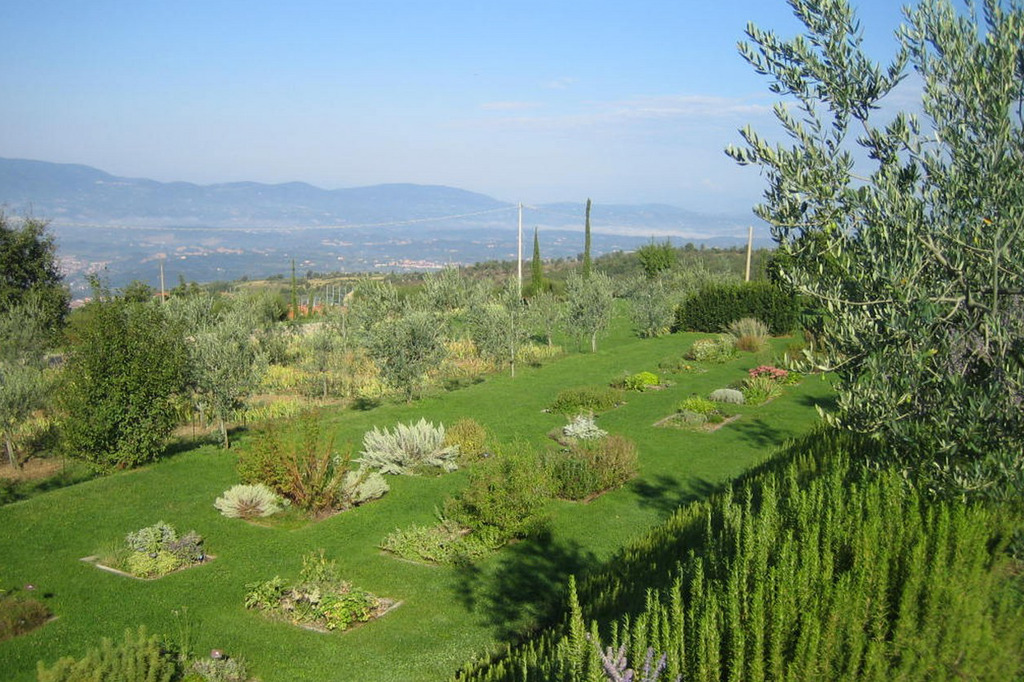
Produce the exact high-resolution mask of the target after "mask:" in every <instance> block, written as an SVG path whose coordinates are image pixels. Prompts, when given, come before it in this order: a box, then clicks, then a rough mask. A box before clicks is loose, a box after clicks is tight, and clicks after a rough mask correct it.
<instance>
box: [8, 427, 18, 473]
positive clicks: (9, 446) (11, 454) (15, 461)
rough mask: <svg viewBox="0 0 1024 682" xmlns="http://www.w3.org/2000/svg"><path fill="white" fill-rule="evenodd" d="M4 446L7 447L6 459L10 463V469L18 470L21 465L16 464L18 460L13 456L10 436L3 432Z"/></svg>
mask: <svg viewBox="0 0 1024 682" xmlns="http://www.w3.org/2000/svg"><path fill="white" fill-rule="evenodd" d="M4 445H6V446H7V459H8V460H10V462H11V468H12V469H20V468H21V464H20V463H19V462H18V458H17V457H15V456H14V444H13V443H12V442H11V434H9V433H7V432H6V431H5V432H4Z"/></svg>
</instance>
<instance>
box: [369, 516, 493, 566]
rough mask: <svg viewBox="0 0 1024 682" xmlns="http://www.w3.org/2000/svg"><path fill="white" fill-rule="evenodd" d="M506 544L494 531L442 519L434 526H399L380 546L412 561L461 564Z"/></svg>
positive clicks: (449, 564)
mask: <svg viewBox="0 0 1024 682" xmlns="http://www.w3.org/2000/svg"><path fill="white" fill-rule="evenodd" d="M503 544H505V543H504V541H500V540H497V539H496V537H495V536H494V535H493V534H492V535H487V534H485V533H473V532H472V531H471V529H469V528H467V527H465V526H463V525H461V524H459V523H456V522H454V521H452V520H450V519H442V520H441V522H440V523H438V524H436V525H433V526H410V527H408V528H401V529H396V530H395V531H394V532H393V533H391V534H390V535H388V536H387V537H386V538H384V541H383V542H382V543H381V545H380V547H381V549H383V550H384V551H385V552H390V553H391V554H394V555H395V556H399V557H402V558H403V559H409V560H410V561H426V562H430V563H434V564H441V565H445V566H459V565H465V564H468V563H472V562H473V561H475V560H476V559H479V558H480V557H483V556H486V555H487V554H490V553H491V552H493V551H494V550H496V549H498V548H499V547H501V546H502V545H503Z"/></svg>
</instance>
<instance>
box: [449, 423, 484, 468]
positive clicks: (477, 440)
mask: <svg viewBox="0 0 1024 682" xmlns="http://www.w3.org/2000/svg"><path fill="white" fill-rule="evenodd" d="M444 444H445V446H448V447H450V446H456V447H458V449H459V462H460V463H463V464H468V463H469V462H473V461H475V460H477V459H479V458H480V455H482V454H484V452H485V451H486V450H487V429H485V428H484V427H483V426H481V425H480V423H479V422H477V421H476V420H475V419H469V418H468V417H467V418H463V419H460V420H459V421H457V422H455V423H454V424H452V425H451V426H449V427H448V428H447V429H446V430H445V432H444Z"/></svg>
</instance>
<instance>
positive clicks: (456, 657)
mask: <svg viewBox="0 0 1024 682" xmlns="http://www.w3.org/2000/svg"><path fill="white" fill-rule="evenodd" d="M694 338H697V335H673V336H670V337H666V338H660V339H653V340H644V341H640V340H636V339H633V338H630V337H629V335H628V333H627V331H626V330H625V329H624V328H622V327H618V328H616V329H615V330H614V331H613V333H612V335H611V337H610V338H608V339H607V340H605V341H604V342H603V344H602V347H601V350H599V352H598V353H596V354H593V355H591V354H583V355H580V354H570V355H569V356H567V357H565V358H563V359H561V360H559V361H557V362H554V363H551V364H549V365H547V366H544V367H540V368H524V369H521V370H520V371H519V372H518V376H517V377H516V378H515V379H514V380H512V379H510V378H509V377H507V376H502V377H491V378H488V379H487V381H485V382H483V383H481V384H477V385H474V386H471V387H468V388H464V389H461V390H458V391H455V392H452V393H447V394H444V395H439V396H432V397H427V398H424V399H423V400H421V401H418V402H416V403H413V404H411V405H404V404H402V405H384V406H381V407H378V408H376V409H373V410H368V411H363V412H360V411H351V410H350V411H344V412H335V413H330V414H328V415H326V419H327V421H328V423H329V424H330V428H331V429H333V431H334V432H335V433H336V435H337V438H336V445H337V446H338V447H339V448H343V447H345V444H347V443H351V444H352V446H353V449H354V450H355V451H357V450H358V447H359V443H360V441H361V437H362V434H363V432H364V431H366V430H368V429H369V428H370V427H372V426H374V425H378V426H393V425H394V424H395V423H396V422H398V421H407V420H410V419H413V418H416V419H418V418H419V417H421V416H423V417H426V418H427V419H428V420H433V421H435V422H436V421H442V422H444V423H446V424H450V423H453V422H454V421H455V420H457V419H458V418H460V417H473V418H474V419H476V420H477V421H479V422H480V423H482V424H484V425H485V426H486V427H487V428H488V429H490V430H491V431H492V432H493V434H494V435H495V436H496V437H497V438H498V439H499V440H500V441H503V442H504V441H509V440H511V439H514V438H520V439H526V440H528V441H530V442H533V443H536V444H537V445H545V444H546V443H547V441H546V438H545V434H546V433H547V432H548V431H549V430H551V429H552V428H554V427H556V426H559V425H561V424H564V423H565V422H564V419H563V418H562V417H561V416H559V415H554V414H546V413H544V412H543V411H542V410H543V408H544V407H545V406H546V405H547V404H549V403H550V402H551V400H552V399H553V398H554V396H555V394H556V393H557V392H558V391H559V390H560V389H562V388H566V387H572V386H580V385H596V384H606V383H607V382H609V381H611V380H612V379H614V378H616V377H618V376H620V375H621V374H622V373H623V372H624V371H625V372H630V373H633V372H638V371H641V370H652V371H656V372H657V371H659V370H658V369H657V364H658V362H659V360H662V359H666V358H673V357H679V356H681V354H682V352H683V351H684V350H685V349H686V348H687V347H688V346H689V344H690V342H691V341H692V340H693V339H694ZM785 343H786V342H785V340H777V341H776V342H775V345H776V348H777V349H781V348H782V347H784V345H785ZM768 359H769V357H768V356H762V357H757V358H755V357H754V356H752V355H750V354H742V355H741V356H740V357H739V358H738V359H736V360H734V361H732V362H729V363H726V364H724V365H713V366H710V367H709V371H708V372H707V373H705V374H681V375H670V376H668V377H667V378H668V379H669V380H671V381H672V382H673V385H672V386H671V387H669V388H668V389H665V390H661V391H648V392H646V393H643V394H640V393H630V394H627V400H628V402H627V404H625V405H623V406H621V407H619V408H617V409H615V410H613V411H611V412H608V413H606V414H604V415H602V416H600V417H599V419H598V424H599V425H600V426H601V427H602V428H604V429H606V430H608V431H610V432H612V433H621V434H624V435H626V436H628V437H630V438H632V439H634V440H635V441H636V443H637V445H638V448H639V452H640V463H641V472H640V477H639V478H638V479H637V480H635V481H634V482H633V483H631V484H629V485H627V486H626V487H625V488H623V489H620V490H618V491H615V492H612V493H609V494H606V495H604V496H602V497H600V498H598V499H597V500H595V501H593V502H592V503H590V504H586V505H584V504H579V503H568V502H554V503H552V505H551V519H552V522H551V530H550V533H547V534H545V535H543V536H542V537H539V538H537V539H535V540H530V541H524V542H520V543H517V544H515V545H512V546H510V547H507V548H506V549H504V550H502V551H501V552H499V553H498V554H496V555H495V556H493V557H491V558H489V559H488V560H486V561H483V562H481V563H479V564H478V565H476V566H474V567H472V568H470V569H458V568H439V567H432V566H423V565H418V564H414V563H411V562H406V561H400V560H397V559H394V558H392V557H390V556H387V555H384V554H383V553H381V552H380V550H379V549H377V544H378V543H379V542H380V541H381V540H382V539H383V538H384V536H385V535H387V534H388V533H389V532H390V531H392V530H394V529H395V528H396V527H403V526H408V525H410V524H412V523H420V524H427V523H431V522H432V521H433V520H434V514H435V508H437V507H439V506H440V504H441V501H442V500H443V499H444V497H445V496H446V495H448V494H450V493H451V492H453V491H454V490H457V489H458V488H459V487H460V486H461V485H463V483H464V480H465V473H464V472H457V473H455V474H449V475H446V476H444V477H437V478H396V477H389V478H390V483H391V492H390V493H389V494H388V495H386V496H385V497H384V498H383V499H382V500H379V501H377V502H373V503H371V504H369V505H367V506H365V507H360V508H357V509H355V510H353V511H349V512H346V513H344V514H340V515H338V516H335V517H333V518H330V519H327V520H325V521H322V522H320V523H317V524H312V525H308V526H305V527H302V528H299V529H296V530H285V529H273V528H263V527H257V526H254V525H250V524H247V523H244V522H241V521H237V520H231V519H227V518H224V517H222V516H221V515H220V514H219V513H218V512H217V511H216V510H215V509H214V507H213V500H214V499H215V498H216V497H217V496H218V495H219V494H220V493H222V492H223V491H224V490H225V489H226V488H228V487H229V486H231V485H232V484H234V483H236V482H237V477H236V475H235V472H234V463H235V457H234V455H233V454H231V453H229V452H223V451H220V450H218V449H216V448H214V447H211V446H202V447H198V448H195V449H192V450H188V451H186V452H183V453H181V454H178V455H176V456H174V457H172V458H169V459H168V460H166V461H163V462H160V463H158V464H155V465H152V466H149V467H146V468H144V469H142V470H138V471H132V472H127V473H122V474H117V475H113V476H109V477H106V478H102V479H96V480H93V481H89V482H86V483H82V484H79V485H76V486H73V487H70V488H65V489H61V490H55V491H52V492H49V493H46V494H43V495H40V496H38V497H34V498H32V499H28V500H24V501H21V502H17V503H14V504H10V505H7V506H5V507H0V583H2V584H5V585H11V584H13V585H21V584H24V583H33V584H35V585H37V586H38V589H39V592H42V593H48V594H52V596H51V597H49V599H48V602H49V603H50V605H51V608H52V609H53V610H54V611H55V612H56V614H57V615H58V619H57V620H55V621H54V622H51V623H49V624H48V625H46V626H45V627H43V628H41V629H39V630H37V631H35V632H33V633H31V634H29V635H25V636H22V637H19V638H16V639H14V640H10V641H7V642H3V643H0V671H2V677H3V679H5V680H7V679H9V680H31V679H34V675H35V666H36V661H37V660H39V659H43V660H45V661H47V662H48V663H49V662H52V661H53V660H55V659H56V658H57V657H58V656H60V655H80V654H81V653H82V652H83V651H84V650H85V649H86V648H88V647H90V646H93V645H95V644H96V643H98V641H99V638H100V637H102V636H107V637H120V635H121V634H122V633H123V631H124V630H125V628H128V627H134V626H136V625H138V624H146V625H147V627H148V628H149V629H150V631H152V632H157V633H161V634H164V635H167V636H169V637H173V636H174V635H175V633H176V632H177V625H176V618H175V616H174V612H175V611H176V610H180V609H181V608H182V607H187V608H188V612H189V614H190V615H191V617H192V618H193V619H194V620H195V621H196V622H197V625H198V646H197V649H198V651H207V650H209V649H211V648H220V649H223V650H225V651H227V652H228V653H229V654H232V655H235V656H240V657H243V658H245V659H246V660H247V661H248V662H249V663H250V666H251V668H252V671H253V672H254V673H255V674H256V675H258V676H259V677H260V678H261V679H262V680H264V682H275V681H278V680H281V681H285V680H288V681H290V680H324V679H364V680H402V681H411V680H439V679H445V678H447V677H450V675H451V674H452V673H453V671H454V670H455V669H456V668H457V667H458V666H459V665H460V664H461V663H463V662H464V661H465V660H467V659H468V658H470V657H472V656H473V655H475V654H479V653H482V652H483V651H485V650H486V649H487V648H488V647H490V646H494V645H495V644H498V643H500V642H502V641H503V640H504V639H505V638H508V637H509V636H510V635H511V631H512V630H514V629H515V627H517V626H518V625H521V624H523V623H526V622H530V621H531V620H532V619H534V618H535V617H542V616H543V615H544V614H545V613H546V612H547V611H546V608H547V606H548V605H550V604H552V603H555V604H557V603H558V600H559V599H560V591H561V589H562V588H563V586H564V584H565V581H566V579H567V576H568V575H569V574H570V573H581V572H583V571H585V570H587V568H588V567H590V566H594V565H595V564H596V563H597V562H601V561H603V560H606V559H607V558H608V557H609V556H611V554H612V553H613V552H614V551H615V550H616V549H617V548H619V547H620V546H621V545H622V544H623V543H624V542H625V541H626V540H627V539H628V538H630V537H632V536H634V535H635V534H637V533H638V532H640V531H642V530H644V529H646V528H648V527H650V526H651V525H653V524H655V523H657V522H658V521H659V520H660V519H663V518H664V517H665V516H667V515H668V513H669V512H670V511H671V510H672V509H674V508H675V507H676V506H677V505H679V504H680V503H684V502H686V501H687V500H691V499H694V498H697V497H702V496H704V495H705V494H707V492H708V491H709V490H711V489H713V488H714V487H715V486H716V485H718V484H720V483H721V482H723V481H725V480H727V479H729V478H730V477H733V476H735V475H737V474H738V473H740V472H741V471H743V470H744V469H745V468H747V467H749V466H750V465H751V464H753V463H755V462H757V461H759V460H761V459H762V458H763V457H765V456H766V455H767V454H768V451H769V450H770V449H771V448H772V447H773V446H774V445H776V444H778V443H780V442H781V441H783V440H784V439H785V438H787V437H790V436H793V435H796V434H798V433H802V432H804V431H806V430H807V429H808V428H809V427H810V425H811V424H812V423H814V422H815V421H816V419H817V417H816V414H815V410H814V405H815V404H816V403H817V404H827V403H828V402H829V400H830V395H831V393H830V390H829V388H828V386H827V384H826V383H825V382H823V381H822V380H821V379H820V378H817V377H811V378H807V379H805V380H804V381H803V383H802V384H800V385H798V386H791V387H787V388H786V392H785V395H784V396H783V397H781V398H778V399H776V400H774V401H772V402H770V403H768V404H767V405H765V406H762V407H759V408H751V407H739V408H737V411H738V412H740V414H741V417H740V418H739V419H738V420H737V421H735V422H733V423H730V424H728V425H726V426H724V427H723V428H721V429H720V430H718V431H716V432H713V433H700V432H692V431H683V430H678V429H672V428H653V427H652V425H653V424H654V423H655V422H656V421H658V420H659V419H661V418H662V417H665V416H667V415H668V414H670V413H671V412H672V410H673V407H674V405H675V404H677V403H678V402H679V401H680V400H681V399H682V398H685V397H686V396H688V395H690V394H691V393H698V394H701V395H706V394H707V393H708V392H710V391H711V390H713V389H715V388H720V387H722V386H725V385H726V384H727V383H729V382H731V381H734V380H736V379H739V378H741V377H742V376H743V375H744V374H745V370H746V369H747V368H749V367H753V366H754V365H756V364H760V363H761V362H762V361H765V360H768ZM245 437H246V436H244V435H243V436H242V440H243V441H244V439H245ZM159 520H164V521H167V522H168V523H171V524H172V525H174V526H175V527H177V528H178V530H179V531H187V530H189V529H193V528H194V529H195V530H197V531H198V532H199V533H201V534H202V535H203V536H204V537H205V538H206V540H207V548H208V551H209V552H210V553H212V554H213V555H215V556H216V559H215V560H214V561H212V562H211V563H209V564H206V565H203V566H199V567H197V568H193V569H190V570H187V571H184V572H181V573H177V574H173V575H170V576H167V577H165V578H162V579H160V580H157V581H149V582H147V581H138V580H133V579H129V578H124V577H121V576H117V575H113V574H110V573H106V572H103V571H100V570H97V569H96V568H95V567H93V566H90V565H88V564H86V563H84V562H81V561H79V559H80V558H81V557H84V556H87V555H91V554H94V553H96V552H97V551H98V550H101V549H102V548H103V547H104V546H106V545H108V544H110V543H113V542H118V541H119V540H121V539H122V538H123V537H124V535H125V534H126V533H127V532H129V531H132V530H136V529H138V528H140V527H142V526H146V525H150V524H152V523H154V522H156V521H159ZM319 548H323V549H324V550H326V553H327V556H328V557H330V558H333V559H335V560H337V562H338V564H339V566H340V567H341V568H342V571H343V574H344V575H345V577H346V578H347V579H349V580H351V581H352V582H353V583H355V584H356V585H358V586H359V587H362V588H365V589H367V590H369V591H371V592H373V593H375V594H378V595H381V596H386V597H390V598H392V599H397V600H400V601H401V606H399V607H398V608H397V609H395V610H393V611H392V612H390V613H389V614H388V615H386V616H385V617H384V618H382V619H380V620H378V621H375V622H372V623H369V624H366V625H363V626H361V627H358V628H356V629H354V630H352V631H349V632H346V633H332V634H321V633H316V632H310V631H306V630H301V629H299V628H296V627H292V626H289V625H287V624H282V623H274V622H269V621H266V620H264V619H263V618H261V617H260V616H259V615H258V614H257V613H255V612H249V611H246V610H245V609H244V607H243V605H242V598H243V594H244V591H245V587H244V586H245V584H246V583H248V582H251V581H255V580H260V579H265V578H270V577H273V576H274V575H275V574H279V575H282V576H283V577H286V578H294V577H296V576H297V574H298V571H299V568H300V566H301V556H302V555H303V554H304V553H306V552H308V551H310V550H313V549H319Z"/></svg>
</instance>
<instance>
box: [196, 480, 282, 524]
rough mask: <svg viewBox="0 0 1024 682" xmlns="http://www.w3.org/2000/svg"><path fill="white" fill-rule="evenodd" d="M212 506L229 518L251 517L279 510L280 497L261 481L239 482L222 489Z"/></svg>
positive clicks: (268, 514)
mask: <svg viewBox="0 0 1024 682" xmlns="http://www.w3.org/2000/svg"><path fill="white" fill-rule="evenodd" d="M213 506H214V507H216V508H217V509H218V510H219V511H220V513H221V514H223V515H224V516H226V517H228V518H230V519H251V518H255V517H257V516H261V517H262V516H270V515H271V514H276V513H277V512H279V511H281V498H280V497H278V496H277V493H275V492H274V491H273V490H271V489H270V488H269V487H267V486H266V485H264V484H262V483H256V484H255V485H245V484H240V485H235V486H232V487H230V488H228V489H227V490H226V491H224V494H223V495H222V496H220V497H218V498H217V499H216V500H215V501H214V503H213Z"/></svg>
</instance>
